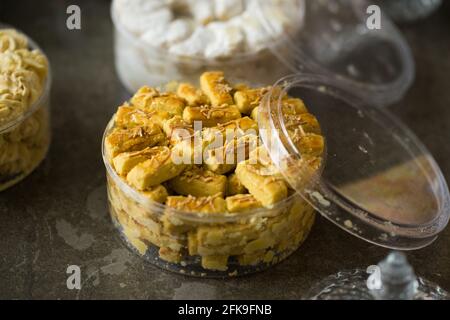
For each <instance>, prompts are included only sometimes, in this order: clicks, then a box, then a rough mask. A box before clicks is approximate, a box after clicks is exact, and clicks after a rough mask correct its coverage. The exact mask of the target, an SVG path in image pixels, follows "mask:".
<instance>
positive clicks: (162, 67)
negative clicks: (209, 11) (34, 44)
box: [111, 0, 304, 92]
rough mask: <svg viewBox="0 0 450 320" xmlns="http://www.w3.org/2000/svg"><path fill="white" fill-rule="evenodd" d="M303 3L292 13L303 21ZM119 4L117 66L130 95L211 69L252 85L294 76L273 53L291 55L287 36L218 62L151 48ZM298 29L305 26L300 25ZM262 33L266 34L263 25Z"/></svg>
mask: <svg viewBox="0 0 450 320" xmlns="http://www.w3.org/2000/svg"><path fill="white" fill-rule="evenodd" d="M303 1H304V0H296V2H298V3H299V4H298V8H299V10H298V12H297V13H291V14H293V15H294V17H295V19H296V20H297V19H298V20H299V21H301V19H302V17H303V10H304V5H303ZM116 3H117V1H115V0H114V1H112V4H111V17H112V20H113V23H114V52H115V65H116V71H117V73H118V76H119V79H120V80H121V82H122V83H123V85H124V86H125V87H126V88H127V89H128V91H130V92H136V91H137V90H138V89H139V88H140V87H141V86H143V85H150V86H160V85H164V84H167V83H168V82H169V81H174V80H175V81H186V82H190V83H196V82H197V80H198V78H199V76H200V75H201V74H202V73H203V72H205V71H208V70H222V71H224V72H225V73H226V74H227V75H228V78H230V79H233V78H234V79H248V81H249V82H252V83H261V84H266V85H267V84H272V83H274V82H275V81H277V80H278V79H280V78H281V77H283V76H285V75H286V74H289V73H290V72H289V68H288V67H287V65H286V61H285V62H282V61H280V60H278V59H276V57H275V56H274V54H273V52H277V53H279V54H282V55H288V54H287V53H285V54H283V52H284V51H286V50H290V48H289V46H288V41H287V39H286V38H284V37H278V38H277V39H276V40H273V39H271V38H270V37H268V39H267V43H266V44H264V47H263V48H260V49H258V50H255V51H252V50H245V51H242V52H239V53H233V54H232V55H229V56H226V57H219V58H215V59H214V58H206V57H201V56H193V55H189V54H186V55H181V54H174V53H171V52H169V50H168V49H166V48H163V47H158V46H155V45H151V44H149V43H148V42H145V41H143V40H142V39H141V38H139V37H137V36H136V35H135V34H134V33H132V32H130V31H129V30H128V29H127V28H126V27H125V26H124V24H123V23H122V22H121V19H120V18H119V14H120V12H119V11H120V10H119V9H117V8H116V6H117V5H116ZM293 19H294V18H293ZM298 26H301V23H300V22H299V23H298ZM296 28H297V27H296ZM260 32H265V31H264V29H263V27H262V26H261V30H260ZM204 45H206V43H204Z"/></svg>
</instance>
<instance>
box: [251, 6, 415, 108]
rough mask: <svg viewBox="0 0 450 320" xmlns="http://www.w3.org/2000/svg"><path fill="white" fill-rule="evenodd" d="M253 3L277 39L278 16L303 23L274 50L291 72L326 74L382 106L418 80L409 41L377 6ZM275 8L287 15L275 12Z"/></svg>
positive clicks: (399, 95)
mask: <svg viewBox="0 0 450 320" xmlns="http://www.w3.org/2000/svg"><path fill="white" fill-rule="evenodd" d="M253 4H254V7H255V8H254V12H255V14H256V16H257V17H258V19H259V21H260V23H261V24H262V25H263V26H264V30H265V32H267V33H268V36H269V37H273V39H274V43H275V42H277V43H278V42H279V40H280V32H279V30H280V24H282V23H283V20H280V19H277V16H281V17H285V19H288V20H289V21H296V24H297V25H298V26H300V27H299V28H290V29H289V28H287V32H286V33H287V34H286V39H285V41H284V43H285V44H284V47H281V48H280V47H279V46H274V47H273V48H272V52H273V53H274V54H275V55H276V56H277V58H278V59H280V60H281V61H282V62H283V63H284V64H286V65H287V66H288V67H289V68H290V70H291V71H292V73H299V72H300V73H303V72H307V73H314V74H323V75H327V76H328V77H331V78H334V79H336V80H339V81H340V82H341V83H342V84H345V86H347V87H348V88H349V89H350V90H353V91H354V92H355V94H357V95H358V96H360V97H361V98H364V99H365V100H368V101H370V102H371V103H372V104H374V105H380V106H384V105H389V104H391V103H394V102H396V101H398V100H400V99H401V98H402V97H403V95H404V93H405V92H406V90H407V89H408V88H409V87H410V85H411V83H412V81H413V79H414V70H415V67H414V61H413V58H412V54H411V50H410V48H409V46H408V44H407V43H406V41H405V39H404V38H403V36H402V35H401V33H400V32H399V30H398V29H397V28H396V27H395V25H394V24H393V23H392V22H391V21H390V20H389V18H388V17H387V15H385V14H384V13H383V12H381V11H380V12H378V11H371V10H369V9H368V8H369V7H373V6H370V3H368V2H367V1H365V0H356V1H347V0H321V1H305V0H293V1H285V2H284V1H277V0H272V1H254V2H253ZM274 6H276V8H277V10H282V12H283V14H282V15H276V13H277V12H276V11H275V9H274V8H275V7H274ZM299 8H300V9H299ZM373 8H375V7H373ZM375 10H377V8H375ZM368 12H369V13H368ZM378 13H379V14H378ZM378 27H379V28H378ZM377 28H378V29H377ZM275 40H277V41H275Z"/></svg>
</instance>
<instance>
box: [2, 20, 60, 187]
mask: <svg viewBox="0 0 450 320" xmlns="http://www.w3.org/2000/svg"><path fill="white" fill-rule="evenodd" d="M5 28H11V27H9V26H6V25H2V24H0V29H5ZM28 44H29V47H30V49H39V50H40V48H39V47H38V46H37V45H36V43H35V42H34V41H33V40H31V39H29V38H28ZM40 51H41V53H42V52H43V51H42V50H40ZM50 88H51V71H50V68H49V70H48V74H47V78H46V81H45V84H44V89H43V91H42V94H41V96H40V97H39V98H38V99H37V100H36V101H35V102H34V103H33V105H32V106H30V107H29V108H28V110H27V111H26V112H25V113H24V114H22V115H20V116H19V117H18V118H15V119H14V120H12V121H10V122H8V123H5V124H4V125H2V126H0V191H2V190H5V189H7V188H9V187H11V186H13V185H15V184H16V183H18V182H20V181H21V180H22V179H24V178H25V177H26V176H28V175H29V174H30V173H31V172H33V170H34V169H35V168H36V167H38V166H39V164H40V163H41V162H42V161H43V160H44V158H45V156H46V154H47V151H48V149H49V146H50Z"/></svg>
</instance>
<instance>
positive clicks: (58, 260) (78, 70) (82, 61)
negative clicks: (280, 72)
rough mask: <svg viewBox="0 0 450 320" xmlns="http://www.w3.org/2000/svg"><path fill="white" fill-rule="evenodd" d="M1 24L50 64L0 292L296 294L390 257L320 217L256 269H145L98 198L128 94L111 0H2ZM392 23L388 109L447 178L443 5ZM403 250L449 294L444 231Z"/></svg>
mask: <svg viewBox="0 0 450 320" xmlns="http://www.w3.org/2000/svg"><path fill="white" fill-rule="evenodd" d="M446 2H447V1H446ZM73 3H79V4H80V6H81V9H82V30H81V31H68V30H67V29H66V27H65V20H66V17H67V16H66V13H65V12H66V8H67V6H68V5H69V4H73ZM0 21H2V22H6V23H8V24H11V25H14V26H15V27H17V28H19V29H21V30H23V31H24V32H26V33H27V34H28V35H30V36H31V37H32V38H34V39H35V40H36V41H37V42H38V43H39V44H40V46H41V47H42V48H43V50H44V51H45V52H46V53H47V54H48V56H49V58H50V61H51V64H52V68H53V88H52V94H51V99H52V117H53V119H52V127H53V142H52V146H51V149H50V153H49V155H48V158H47V159H46V160H45V162H44V163H43V164H42V165H41V166H40V167H39V168H38V169H37V170H36V171H35V172H34V173H33V174H32V175H31V176H29V177H28V178H27V179H26V180H25V181H24V182H22V183H20V184H19V185H17V186H15V187H13V188H11V189H9V190H7V191H6V192H3V193H1V194H0V237H1V241H0V298H18V299H30V298H34V299H75V298H80V299H89V298H95V299H110V298H112V299H121V298H125V299H129V298H138V299H172V298H181V299H182V298H194V299H215V298H225V299H226V298H236V299H237V298H250V299H298V298H301V297H303V296H304V294H305V293H306V292H307V290H308V289H309V288H310V287H311V286H312V285H313V284H314V283H316V282H317V281H319V280H320V279H322V278H324V277H326V276H327V275H330V274H333V273H336V272H338V271H340V270H343V269H353V268H358V267H363V268H365V267H367V266H368V265H371V264H374V263H377V262H378V261H379V260H380V259H382V258H383V257H384V256H385V255H386V254H387V253H388V250H387V249H383V248H380V247H377V246H375V245H371V244H369V243H366V242H364V241H361V240H359V239H357V238H355V237H353V236H351V235H349V234H347V233H345V232H342V231H340V230H339V229H337V228H336V227H335V226H334V225H332V224H331V223H329V222H327V221H326V220H325V219H323V218H319V219H318V221H317V223H316V225H315V226H314V228H313V231H312V233H311V235H310V237H309V239H308V240H307V241H306V243H305V244H304V245H303V247H302V248H301V249H300V250H298V251H297V252H296V253H294V254H293V255H292V256H291V257H290V258H289V259H287V260H286V261H284V262H282V263H280V264H279V265H277V266H275V267H273V268H271V269H269V270H268V271H265V272H261V273H258V274H255V275H251V276H246V277H242V278H236V279H230V280H208V279H195V278H189V277H184V276H179V275H175V274H171V273H168V272H165V271H162V270H160V269H157V268H156V267H153V266H151V265H147V264H146V263H144V262H142V261H141V260H140V259H139V258H138V257H137V256H135V255H134V254H132V253H130V252H129V251H128V250H127V249H126V248H125V247H124V246H123V244H122V242H121V241H120V239H119V238H118V236H117V233H116V232H115V230H114V229H113V227H112V225H111V223H110V220H109V216H108V209H107V204H106V189H105V173H104V167H103V163H102V159H101V154H100V141H101V137H102V134H103V130H104V128H105V126H106V124H107V122H108V120H109V119H110V117H111V115H112V114H113V112H114V110H115V109H116V107H117V106H118V105H119V104H120V103H121V102H123V101H125V100H126V99H127V98H128V94H127V93H126V91H125V90H124V88H123V87H122V86H121V84H120V83H119V81H118V79H117V76H116V74H115V70H114V60H113V50H112V48H113V39H112V24H111V20H110V17H109V1H105V0H96V1H87V0H85V1H65V0H64V1H63V0H59V1H33V0H18V1H13V0H2V1H1V3H0ZM402 30H403V32H404V33H405V36H406V38H407V40H408V41H409V43H410V45H411V47H412V49H413V52H414V56H415V59H416V63H417V75H416V80H415V83H414V86H413V87H412V88H411V89H410V90H409V92H408V94H407V95H406V97H405V98H404V99H403V101H402V102H400V103H398V104H397V105H395V106H393V107H392V108H391V109H392V110H393V111H394V112H395V113H396V114H397V115H398V116H399V117H400V118H401V119H402V120H403V121H404V122H405V123H406V124H407V125H408V126H410V127H411V128H412V130H413V131H414V132H415V133H416V134H417V135H418V136H419V138H420V139H421V140H422V141H423V142H424V144H425V145H426V146H427V147H428V148H429V150H430V151H431V153H432V154H433V155H434V156H435V158H436V160H437V162H438V163H439V165H440V166H441V169H442V170H443V172H444V174H445V176H446V179H447V180H448V181H449V180H450V161H449V160H448V159H449V158H450V144H449V143H448V141H449V138H450V90H449V87H450V59H449V56H450V35H449V33H448V30H450V3H445V5H444V7H443V8H442V9H441V10H440V11H439V12H438V13H437V14H435V15H434V16H433V17H432V18H430V19H428V20H425V21H422V22H418V23H415V24H412V25H407V26H403V27H402ZM408 256H409V259H410V262H411V263H412V264H413V266H414V267H415V269H416V271H417V274H419V275H421V276H423V277H425V278H427V279H429V280H431V281H434V282H436V283H438V284H440V285H441V286H442V287H443V288H445V289H447V290H450V228H447V229H446V230H445V231H444V232H443V233H442V235H441V236H440V237H439V238H438V239H437V240H436V241H435V242H434V243H433V244H432V245H430V246H429V247H427V248H425V249H422V250H418V251H414V252H410V253H409V254H408ZM69 265H78V266H80V267H81V272H82V285H83V287H82V289H81V290H80V291H78V290H68V289H67V287H66V279H67V276H68V275H67V274H66V269H67V266H69ZM268 284H270V286H269V285H268Z"/></svg>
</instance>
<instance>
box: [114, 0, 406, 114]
mask: <svg viewBox="0 0 450 320" xmlns="http://www.w3.org/2000/svg"><path fill="white" fill-rule="evenodd" d="M369 6H370V3H369V2H367V1H366V0H357V1H346V0H324V1H305V0H290V1H284V0H266V1H259V0H170V1H161V0H114V1H113V3H112V6H111V15H112V20H113V22H114V28H115V48H114V49H115V50H114V51H115V61H116V70H117V73H118V76H119V78H120V80H121V81H122V83H123V84H124V85H125V87H126V88H127V89H128V90H129V91H130V92H136V91H137V90H138V89H139V88H140V87H141V86H143V85H151V86H160V85H164V84H166V83H168V82H169V81H172V80H176V81H185V82H190V83H195V82H196V81H197V79H198V77H199V76H200V75H201V73H203V72H204V71H207V70H222V71H224V72H225V73H226V74H227V76H228V78H230V79H246V80H247V81H248V82H250V83H253V84H259V85H272V84H273V83H275V82H276V81H278V80H279V79H281V78H282V77H284V76H287V75H289V74H294V73H313V74H322V75H326V76H327V77H329V78H333V79H336V80H339V81H340V82H342V83H345V85H346V86H347V87H349V89H351V90H353V91H354V92H355V93H356V94H357V95H359V97H360V98H362V99H367V100H369V101H370V102H371V103H373V104H376V105H378V106H386V105H389V104H392V103H394V102H396V101H398V100H399V99H401V98H402V97H403V95H404V94H405V92H406V91H407V89H408V88H409V87H410V85H411V83H412V81H413V79H414V60H413V58H412V54H411V50H410V48H409V46H408V44H407V42H406V40H405V39H404V37H403V36H402V34H401V33H400V31H399V30H398V29H397V28H396V26H395V25H394V24H393V23H392V22H391V21H390V20H389V17H387V16H386V15H385V14H384V13H381V14H380V15H378V16H373V15H371V14H370V12H372V11H370V10H369ZM368 12H369V13H368ZM374 19H375V20H374Z"/></svg>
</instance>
